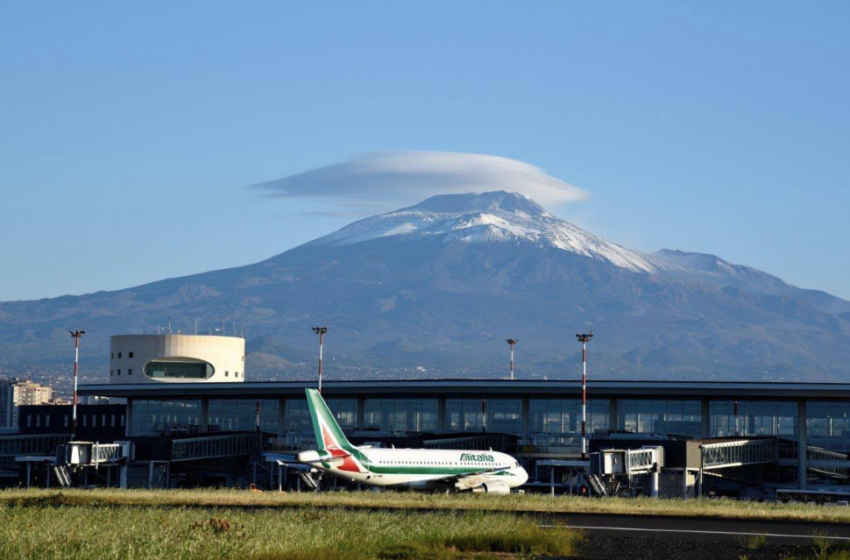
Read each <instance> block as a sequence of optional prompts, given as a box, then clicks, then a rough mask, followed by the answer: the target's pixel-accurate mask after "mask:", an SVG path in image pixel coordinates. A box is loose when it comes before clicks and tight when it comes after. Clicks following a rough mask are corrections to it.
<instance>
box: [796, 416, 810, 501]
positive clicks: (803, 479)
mask: <svg viewBox="0 0 850 560" xmlns="http://www.w3.org/2000/svg"><path fill="white" fill-rule="evenodd" d="M807 424H808V411H807V410H806V401H805V400H799V401H797V457H798V461H799V463H798V465H799V466H798V467H797V468H798V469H799V471H800V473H799V475H800V483H799V484H800V490H805V489H806V486H807V485H808V476H809V473H808V465H807V459H808V454H809V453H808V435H809V434H808V433H807V432H808V427H807Z"/></svg>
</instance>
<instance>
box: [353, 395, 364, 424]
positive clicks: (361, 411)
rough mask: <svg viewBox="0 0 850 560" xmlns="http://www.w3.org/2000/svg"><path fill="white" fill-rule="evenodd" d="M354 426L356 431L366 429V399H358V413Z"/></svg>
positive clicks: (361, 397)
mask: <svg viewBox="0 0 850 560" xmlns="http://www.w3.org/2000/svg"><path fill="white" fill-rule="evenodd" d="M354 426H355V429H356V430H365V429H366V397H363V396H360V397H357V413H356V416H355V417H354Z"/></svg>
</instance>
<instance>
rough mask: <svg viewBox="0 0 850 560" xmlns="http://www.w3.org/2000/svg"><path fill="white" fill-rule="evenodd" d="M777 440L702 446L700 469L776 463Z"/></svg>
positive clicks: (739, 441)
mask: <svg viewBox="0 0 850 560" xmlns="http://www.w3.org/2000/svg"><path fill="white" fill-rule="evenodd" d="M776 452H777V451H776V440H775V439H774V438H765V439H736V440H730V441H722V442H718V443H703V444H702V445H700V468H701V469H702V470H704V471H706V470H716V469H728V468H731V467H744V466H747V465H761V464H765V463H774V462H776V459H777V455H776Z"/></svg>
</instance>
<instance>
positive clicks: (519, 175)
mask: <svg viewBox="0 0 850 560" xmlns="http://www.w3.org/2000/svg"><path fill="white" fill-rule="evenodd" d="M251 188H254V189H257V190H260V191H263V192H265V193H266V196H269V197H275V198H300V199H305V200H310V201H315V202H319V203H321V204H322V205H323V206H324V205H331V206H334V207H338V208H348V209H354V210H359V211H362V212H364V213H365V212H367V211H374V210H393V209H395V208H397V207H399V206H401V205H406V204H415V203H418V202H421V201H422V200H424V199H425V198H428V197H430V196H434V195H438V194H452V193H470V192H472V193H482V192H487V191H509V192H518V193H520V194H523V195H525V196H527V197H528V198H531V199H532V200H535V201H537V202H539V203H540V204H543V205H544V206H547V205H548V206H558V205H561V204H565V203H569V202H575V201H580V200H584V199H586V198H587V197H588V193H587V192H586V191H583V190H581V189H579V188H578V187H575V186H573V185H570V184H568V183H565V182H563V181H560V180H558V179H555V178H554V177H551V176H549V175H547V174H546V173H545V172H544V171H543V170H541V169H540V168H538V167H534V166H533V165H529V164H527V163H523V162H521V161H517V160H513V159H508V158H503V157H497V156H487V155H481V154H463V153H455V152H386V153H377V154H368V155H365V156H360V157H356V158H353V159H350V160H348V161H346V162H344V163H338V164H335V165H329V166H326V167H320V168H318V169H313V170H311V171H307V172H305V173H299V174H297V175H290V176H289V177H284V178H282V179H277V180H275V181H269V182H266V183H259V184H256V185H251Z"/></svg>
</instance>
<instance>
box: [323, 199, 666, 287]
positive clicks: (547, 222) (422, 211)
mask: <svg viewBox="0 0 850 560" xmlns="http://www.w3.org/2000/svg"><path fill="white" fill-rule="evenodd" d="M382 238H395V239H397V240H398V241H399V242H405V241H413V240H423V239H427V240H439V241H442V242H444V243H449V242H456V241H460V242H466V243H513V242H518V241H526V242H531V243H534V244H537V245H540V246H545V247H551V248H556V249H560V250H563V251H569V252H572V253H576V254H579V255H583V256H585V257H590V258H593V259H598V260H603V261H607V262H609V263H611V264H613V265H615V266H618V267H620V268H625V269H627V270H631V271H633V272H640V273H652V272H654V271H655V269H654V268H653V266H652V265H651V264H650V262H649V260H648V259H647V258H646V257H644V256H643V255H641V254H640V253H637V252H635V251H631V250H629V249H626V248H624V247H621V246H619V245H616V244H614V243H610V242H608V241H605V240H604V239H602V238H600V237H597V236H595V235H593V234H592V233H588V232H586V231H584V230H582V229H580V228H578V227H576V226H574V225H573V224H571V223H569V222H567V221H565V220H562V219H560V218H558V217H556V216H553V215H552V214H550V213H548V212H546V210H544V209H543V208H542V207H541V206H540V205H538V204H537V203H536V202H534V201H533V200H530V199H528V198H526V197H525V196H523V195H521V194H518V193H509V192H505V191H496V192H486V193H482V194H448V195H439V196H434V197H431V198H429V199H427V200H425V201H424V202H422V203H420V204H417V205H415V206H411V207H409V208H402V209H401V210H396V211H394V212H389V213H386V214H380V215H378V216H373V217H371V218H366V219H364V220H360V221H358V222H355V223H353V224H351V225H349V226H347V227H344V228H342V229H340V230H339V231H337V232H335V233H332V234H330V235H327V236H325V237H322V238H320V239H317V240H315V241H313V242H312V243H310V244H309V245H311V246H319V245H326V246H344V245H353V244H356V243H362V242H365V241H371V240H375V239H382Z"/></svg>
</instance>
